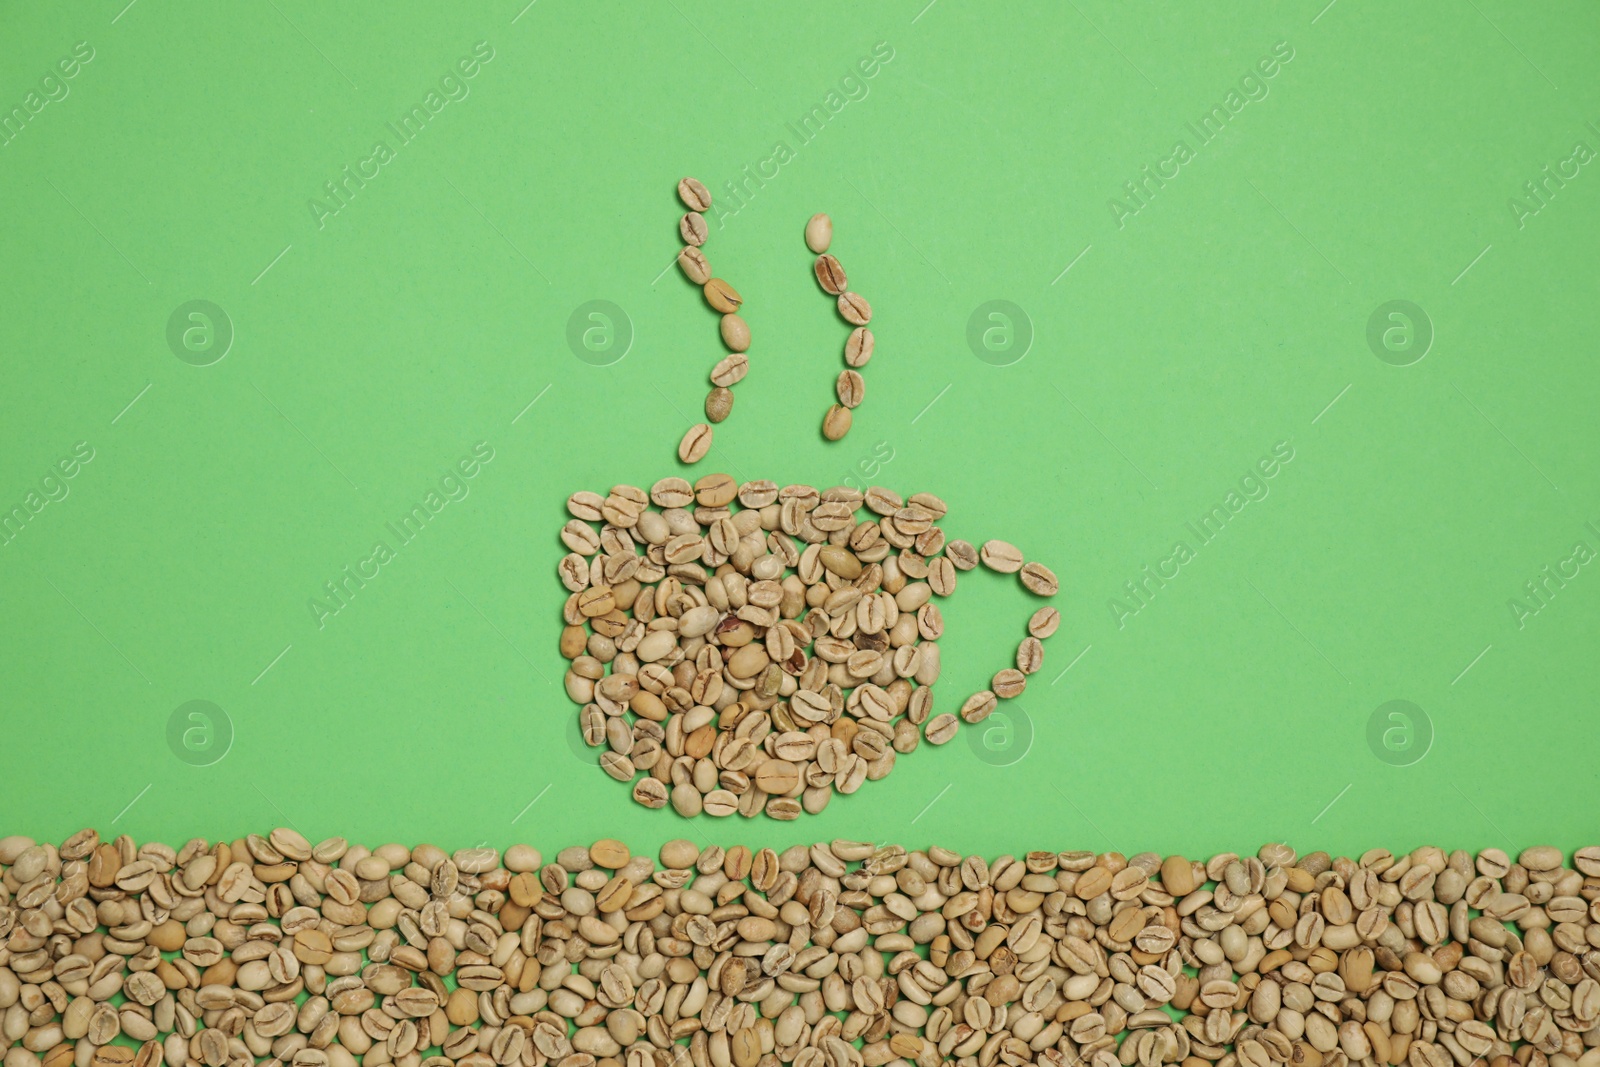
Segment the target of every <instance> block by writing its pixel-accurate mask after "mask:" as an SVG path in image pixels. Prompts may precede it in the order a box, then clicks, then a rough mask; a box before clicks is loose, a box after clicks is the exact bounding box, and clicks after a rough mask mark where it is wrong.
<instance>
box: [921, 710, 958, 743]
mask: <svg viewBox="0 0 1600 1067" xmlns="http://www.w3.org/2000/svg"><path fill="white" fill-rule="evenodd" d="M959 728H960V723H959V722H957V720H956V717H955V716H954V715H952V714H950V713H949V712H948V711H947V712H944V713H943V714H940V715H935V716H934V717H933V718H931V719H929V720H928V725H927V728H926V729H925V730H924V731H923V736H924V737H926V738H927V739H928V744H930V745H942V744H944V743H945V742H947V741H949V740H950V739H951V738H952V737H954V736H955V735H956V730H957V729H959Z"/></svg>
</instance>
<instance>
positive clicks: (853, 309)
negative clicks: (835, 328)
mask: <svg viewBox="0 0 1600 1067" xmlns="http://www.w3.org/2000/svg"><path fill="white" fill-rule="evenodd" d="M838 303H839V314H840V316H841V317H843V319H844V321H846V322H848V323H850V324H852V325H855V326H865V325H866V324H867V323H869V322H871V321H872V305H871V304H869V303H867V298H866V297H864V296H862V295H861V294H860V293H849V292H845V293H840V294H839V301H838Z"/></svg>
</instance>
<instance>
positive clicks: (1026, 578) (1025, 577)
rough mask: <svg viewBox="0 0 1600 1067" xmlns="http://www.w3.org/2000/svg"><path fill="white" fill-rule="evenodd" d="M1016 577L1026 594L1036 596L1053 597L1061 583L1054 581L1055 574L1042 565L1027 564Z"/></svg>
mask: <svg viewBox="0 0 1600 1067" xmlns="http://www.w3.org/2000/svg"><path fill="white" fill-rule="evenodd" d="M997 569H998V568H997ZM1017 577H1018V578H1020V579H1021V580H1022V584H1023V586H1024V587H1025V588H1026V589H1027V590H1028V592H1030V593H1033V594H1035V595H1037V596H1055V595H1056V593H1057V592H1059V591H1060V589H1061V583H1060V582H1058V581H1057V580H1056V576H1055V574H1054V573H1053V572H1052V571H1051V570H1050V568H1049V567H1046V566H1045V565H1044V564H1043V563H1030V564H1028V565H1027V566H1025V567H1023V568H1022V573H1020V574H1019V575H1017Z"/></svg>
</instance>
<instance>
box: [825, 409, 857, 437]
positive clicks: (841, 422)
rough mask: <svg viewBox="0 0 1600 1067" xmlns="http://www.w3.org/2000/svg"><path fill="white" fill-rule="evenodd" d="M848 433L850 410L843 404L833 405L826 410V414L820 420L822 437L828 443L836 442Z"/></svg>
mask: <svg viewBox="0 0 1600 1067" xmlns="http://www.w3.org/2000/svg"><path fill="white" fill-rule="evenodd" d="M849 432H850V409H849V408H847V407H845V406H844V405H843V404H834V405H833V406H831V407H830V408H828V414H827V415H825V416H824V417H823V419H822V436H824V437H826V438H827V439H828V440H830V441H837V440H839V439H840V438H841V437H843V436H844V435H845V434H847V433H849Z"/></svg>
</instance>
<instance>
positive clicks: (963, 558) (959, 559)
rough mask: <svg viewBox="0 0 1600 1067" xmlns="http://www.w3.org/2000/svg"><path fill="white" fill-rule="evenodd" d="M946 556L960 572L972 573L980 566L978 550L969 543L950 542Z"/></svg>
mask: <svg viewBox="0 0 1600 1067" xmlns="http://www.w3.org/2000/svg"><path fill="white" fill-rule="evenodd" d="M944 554H945V556H946V557H948V558H949V560H950V562H951V563H952V564H953V565H954V566H955V568H956V570H958V571H970V570H972V569H973V568H974V567H976V566H977V565H978V550H977V549H976V548H973V547H972V544H971V543H970V542H967V541H950V542H948V543H947V544H946V545H945V546H944Z"/></svg>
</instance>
